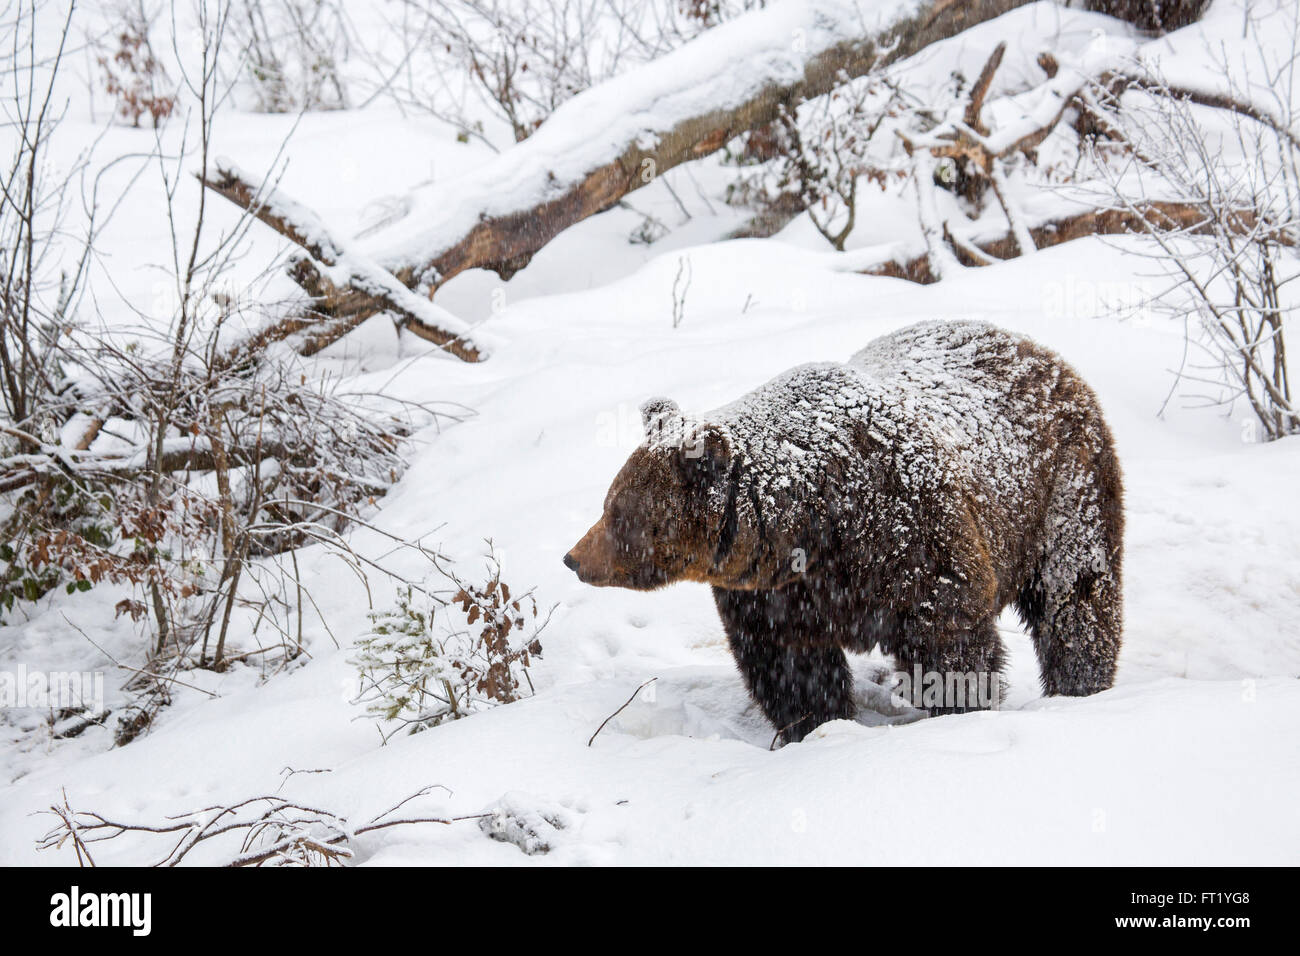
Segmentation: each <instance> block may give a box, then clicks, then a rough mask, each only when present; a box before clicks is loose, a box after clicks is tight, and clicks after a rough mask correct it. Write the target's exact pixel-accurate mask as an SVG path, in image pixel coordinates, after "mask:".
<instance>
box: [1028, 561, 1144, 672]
mask: <svg viewBox="0 0 1300 956" xmlns="http://www.w3.org/2000/svg"><path fill="white" fill-rule="evenodd" d="M1017 606H1018V607H1019V609H1020V615H1021V617H1022V618H1024V620H1025V623H1026V624H1027V625H1029V632H1030V634H1031V635H1032V636H1033V639H1034V650H1035V651H1036V652H1037V654H1038V669H1039V673H1040V674H1041V677H1042V684H1043V693H1044V694H1046V695H1048V696H1056V695H1060V696H1066V697H1086V696H1087V695H1089V694H1095V693H1097V692H1098V691H1103V690H1106V689H1108V688H1109V687H1110V686H1111V685H1112V684H1113V683H1114V682H1115V668H1116V664H1117V662H1118V659H1119V649H1120V636H1121V629H1122V608H1121V596H1120V587H1119V575H1118V571H1117V570H1116V571H1110V570H1108V571H1102V572H1084V573H1080V574H1078V575H1076V576H1075V577H1074V578H1073V579H1072V580H1068V581H1065V582H1061V581H1059V580H1058V581H1057V582H1056V583H1055V585H1054V586H1050V587H1045V586H1044V585H1043V584H1042V583H1041V579H1039V578H1036V579H1035V580H1034V581H1033V582H1031V584H1030V585H1029V586H1028V587H1027V588H1026V589H1025V593H1023V594H1022V595H1021V598H1020V600H1019V601H1018V602H1017Z"/></svg>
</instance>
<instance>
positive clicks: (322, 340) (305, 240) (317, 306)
mask: <svg viewBox="0 0 1300 956" xmlns="http://www.w3.org/2000/svg"><path fill="white" fill-rule="evenodd" d="M199 178H200V181H201V182H202V183H203V185H204V186H206V187H208V188H209V189H211V190H213V191H214V192H216V193H218V194H219V195H221V196H224V197H225V198H226V199H229V200H230V201H231V202H233V203H234V204H235V205H237V206H239V207H241V208H243V209H246V210H248V211H249V212H250V213H251V214H252V215H254V216H256V217H257V218H258V219H259V220H261V221H262V222H264V223H266V224H267V225H268V226H270V227H271V228H272V229H274V230H275V231H276V232H278V233H279V234H280V235H282V236H284V237H285V238H286V239H289V240H290V241H292V242H294V243H296V244H297V245H299V246H301V247H302V248H303V250H304V251H305V253H306V255H305V256H302V255H300V256H299V257H298V258H297V259H296V260H295V262H294V263H293V266H292V267H291V270H290V271H291V274H292V275H293V277H294V279H295V280H296V281H297V282H298V284H299V285H301V286H302V287H303V289H304V290H305V291H306V292H307V293H308V294H309V295H311V296H312V299H313V309H312V313H311V314H305V313H298V314H294V315H290V316H287V317H285V318H283V319H280V320H279V321H278V322H275V323H273V324H272V325H269V326H266V327H265V328H263V329H261V330H260V331H259V332H257V333H256V334H255V335H254V336H253V337H252V338H251V339H250V340H248V341H245V342H242V343H240V345H239V347H238V351H239V352H241V353H242V352H244V351H246V350H248V349H249V348H250V347H252V348H259V347H261V346H264V345H268V344H270V343H271V342H276V341H283V340H285V339H289V338H291V337H292V338H293V339H294V340H295V341H294V345H295V346H296V348H297V350H298V351H299V352H301V353H302V354H303V355H312V354H314V353H316V352H319V351H320V350H321V349H323V348H325V347H326V346H327V345H329V344H330V343H332V342H335V341H337V340H338V339H339V338H340V337H342V336H343V335H344V334H346V333H347V332H350V331H351V330H352V329H354V328H356V327H357V326H358V325H359V324H360V323H361V322H362V321H364V320H365V319H366V318H368V317H370V316H371V315H374V314H376V313H378V312H384V311H387V312H390V313H392V314H393V316H394V317H395V320H396V321H397V322H398V324H399V325H401V326H402V327H403V328H405V329H408V330H409V331H411V332H413V333H414V334H416V335H418V336H420V337H421V338H423V339H425V340H427V341H430V342H433V343H435V344H437V345H439V346H441V347H442V348H444V349H446V350H447V351H448V352H450V353H451V354H452V355H455V356H456V357H457V358H460V359H463V360H465V361H467V362H478V361H481V360H482V359H483V358H484V357H485V356H486V351H485V350H484V348H483V347H482V346H481V345H480V344H479V343H477V342H475V341H474V339H473V337H472V336H471V335H470V332H469V327H468V326H467V325H466V324H465V323H464V322H462V321H461V320H460V319H458V318H456V317H455V316H453V315H452V314H451V313H450V312H448V311H447V310H446V309H443V308H441V307H440V306H437V305H434V303H432V302H430V301H429V300H428V299H427V298H425V297H423V296H421V295H417V294H416V293H414V292H412V291H411V290H410V289H408V288H407V287H406V286H404V285H402V284H401V283H400V282H398V281H397V279H396V278H394V276H393V275H392V273H390V272H388V271H387V270H385V269H383V268H382V267H380V266H378V265H376V264H375V263H374V261H373V260H371V259H370V258H369V257H368V256H366V255H364V254H362V253H360V252H358V251H357V250H355V249H351V248H348V247H347V246H345V245H344V244H343V243H342V242H340V241H339V240H338V239H337V238H336V237H334V236H333V235H332V234H331V233H330V231H329V230H328V229H327V228H326V227H325V224H324V223H323V222H322V221H321V220H320V217H318V216H317V215H316V214H315V213H314V212H312V211H311V210H310V209H308V208H307V207H305V206H303V205H302V204H301V203H299V202H296V201H295V200H293V199H291V198H290V197H288V196H286V195H285V194H284V193H283V192H282V191H281V190H280V189H278V188H276V187H274V186H271V185H269V184H266V183H262V182H259V181H258V180H257V179H256V178H255V177H253V176H251V175H249V174H247V173H245V172H242V171H240V170H238V169H236V168H235V167H234V166H233V165H231V164H229V163H226V162H222V163H220V164H218V165H217V168H216V170H215V172H214V173H213V174H211V175H204V176H200V177H199Z"/></svg>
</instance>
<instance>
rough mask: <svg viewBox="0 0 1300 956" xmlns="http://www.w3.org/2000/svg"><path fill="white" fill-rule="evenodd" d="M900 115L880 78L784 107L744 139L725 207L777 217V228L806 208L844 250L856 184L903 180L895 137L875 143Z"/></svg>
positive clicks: (897, 101)
mask: <svg viewBox="0 0 1300 956" xmlns="http://www.w3.org/2000/svg"><path fill="white" fill-rule="evenodd" d="M903 111H904V109H903V102H902V96H901V93H900V92H899V91H898V90H897V88H896V87H893V86H891V85H889V84H887V83H886V82H884V80H883V78H882V77H879V76H866V77H863V78H861V79H859V80H855V81H852V82H849V81H848V80H847V78H845V83H844V85H843V86H841V87H840V88H839V89H837V90H836V91H835V92H833V93H830V94H828V95H826V96H822V97H818V98H817V99H814V100H811V101H809V102H806V103H803V104H801V105H800V106H799V107H798V108H797V109H796V110H788V109H785V108H783V109H782V111H781V116H780V118H779V119H778V120H777V121H776V122H774V123H772V124H770V125H769V126H767V127H764V128H762V129H759V130H755V131H754V132H752V133H749V134H746V136H745V137H743V138H742V142H743V147H742V149H741V151H740V153H739V154H738V155H737V156H736V157H735V158H736V160H737V161H738V162H739V163H740V167H741V171H740V174H739V175H738V176H737V178H736V180H735V182H733V183H732V184H731V185H730V186H729V187H728V192H727V200H728V202H730V203H731V204H733V205H743V206H749V207H752V208H754V209H756V210H758V211H759V212H760V214H761V215H765V216H768V217H769V218H771V214H772V213H777V214H778V215H777V216H776V217H775V218H773V223H774V225H776V226H777V227H778V228H779V226H780V225H782V224H783V223H784V221H788V220H789V218H791V217H792V216H794V215H797V214H798V213H800V212H802V211H804V210H807V211H808V216H809V219H810V220H811V221H812V224H813V226H814V227H816V229H817V231H818V232H820V233H821V234H822V235H823V236H824V237H825V238H826V241H827V242H829V243H830V244H831V245H832V246H834V247H835V248H836V249H839V250H841V251H842V250H843V249H844V243H845V240H847V239H848V237H849V234H850V233H852V231H853V226H854V224H855V222H856V212H857V198H858V187H859V184H860V183H862V182H870V183H873V184H874V185H876V186H878V187H880V188H881V189H884V188H886V187H887V186H889V185H890V184H891V183H898V182H901V181H902V180H903V179H904V178H905V177H906V171H905V169H904V168H903V165H902V163H901V162H899V159H900V158H901V149H900V148H898V140H897V138H896V137H893V136H890V137H888V142H886V143H885V144H884V145H883V146H882V145H881V143H880V141H879V140H877V139H875V137H876V134H877V132H878V131H879V130H880V129H881V127H882V126H883V125H884V124H885V123H886V121H888V120H890V119H893V118H896V117H899V116H900V115H902V113H903ZM881 139H884V137H881ZM781 213H784V216H782V215H780V214H781Z"/></svg>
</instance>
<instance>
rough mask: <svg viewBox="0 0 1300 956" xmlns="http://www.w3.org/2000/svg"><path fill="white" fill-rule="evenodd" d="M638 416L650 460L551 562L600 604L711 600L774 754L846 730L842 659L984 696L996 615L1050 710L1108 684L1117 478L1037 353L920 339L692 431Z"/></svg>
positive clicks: (951, 326) (1095, 413)
mask: <svg viewBox="0 0 1300 956" xmlns="http://www.w3.org/2000/svg"><path fill="white" fill-rule="evenodd" d="M643 414H644V417H645V423H646V430H647V441H646V443H645V444H644V445H643V446H642V447H640V448H638V449H637V450H636V451H634V452H633V453H632V455H631V457H630V458H629V459H628V462H627V464H625V465H624V467H623V469H622V470H621V471H620V472H619V474H618V476H617V477H616V478H615V479H614V482H613V484H612V486H611V487H610V490H609V493H608V495H607V496H606V499H605V510H604V514H603V516H602V517H601V519H600V520H599V521H598V522H596V524H595V525H594V526H593V527H592V528H591V530H590V531H588V532H587V534H586V535H585V536H584V537H583V538H582V540H581V541H579V542H578V543H577V544H576V545H575V546H574V547H573V549H572V550H571V551H570V552H569V554H567V555H566V556H565V563H566V564H567V565H568V566H569V567H571V568H573V569H574V570H575V571H576V572H577V573H578V576H579V577H580V578H581V579H582V580H583V581H585V582H587V583H589V584H594V585H597V586H617V587H628V588H636V589H642V590H645V589H652V588H657V587H661V586H663V585H665V584H669V583H672V582H675V581H698V582H703V583H706V584H709V585H711V586H712V587H713V589H714V598H715V602H716V604H717V607H718V611H719V614H720V616H721V618H722V622H723V626H724V628H725V629H726V632H727V638H728V641H729V642H730V645H731V649H732V651H733V654H734V656H735V658H736V661H737V664H738V666H739V668H740V670H741V673H742V676H743V677H744V679H745V681H746V684H747V686H748V688H749V690H750V692H751V693H752V694H753V696H754V698H755V699H756V700H757V701H758V703H759V704H760V706H761V707H762V708H763V710H764V712H765V713H766V714H767V716H768V717H769V719H770V720H771V721H772V723H773V724H774V726H775V727H776V728H777V729H778V730H779V731H780V732H781V733H782V736H783V737H784V738H785V739H786V740H788V741H793V740H799V739H802V737H803V736H804V735H805V734H806V733H807V732H808V731H810V730H811V729H813V728H814V727H816V726H817V725H818V724H819V723H821V722H823V721H825V720H829V719H834V718H843V717H851V716H852V715H853V702H852V698H851V687H852V680H851V674H850V671H849V668H848V663H847V660H846V658H845V655H844V652H845V651H853V652H864V651H868V650H870V649H872V648H874V647H879V648H880V649H881V650H882V651H884V652H885V653H887V654H891V655H893V656H894V658H895V660H896V662H897V664H898V665H899V667H900V669H902V670H904V671H906V672H908V673H911V672H912V669H913V668H914V667H919V668H920V669H921V670H922V671H925V672H940V673H947V672H950V671H956V672H959V673H968V672H978V673H982V674H993V675H996V674H997V673H998V672H1000V670H1001V668H1002V664H1003V648H1002V644H1001V640H1000V638H999V637H998V634H997V630H996V627H995V621H996V619H997V616H998V614H999V613H1000V611H1001V610H1002V609H1003V608H1004V607H1006V606H1008V605H1014V606H1015V607H1016V608H1017V609H1018V611H1019V612H1020V614H1021V616H1022V617H1023V618H1024V620H1025V621H1026V623H1027V624H1028V625H1029V628H1030V631H1031V633H1032V635H1033V638H1034V643H1035V648H1036V650H1037V653H1038V657H1039V662H1040V668H1041V673H1042V681H1043V689H1044V691H1045V692H1046V693H1049V694H1070V695H1081V694H1090V693H1095V692H1096V691H1099V690H1103V689H1105V688H1107V687H1109V686H1111V683H1112V681H1113V679H1114V673H1115V664H1116V658H1117V656H1118V653H1119V646H1120V630H1121V613H1122V595H1121V560H1122V538H1123V503H1122V484H1121V478H1120V470H1119V463H1118V460H1117V458H1116V455H1115V452H1114V446H1113V442H1112V439H1111V436H1110V433H1109V431H1108V429H1107V427H1106V425H1105V422H1104V421H1103V420H1102V417H1101V411H1100V408H1099V406H1098V404H1097V400H1096V397H1095V396H1094V395H1093V393H1092V391H1091V390H1090V389H1089V388H1088V386H1087V385H1086V384H1085V383H1084V382H1083V381H1082V379H1080V378H1079V377H1078V375H1077V374H1076V373H1075V372H1074V371H1073V370H1072V369H1070V368H1069V366H1067V365H1066V364H1065V363H1064V362H1063V361H1061V359H1060V358H1059V357H1058V356H1056V355H1054V354H1053V353H1051V352H1049V351H1047V350H1046V349H1043V348H1041V347H1039V346H1037V345H1035V344H1034V343H1032V342H1030V341H1028V340H1026V339H1023V338H1020V337H1018V336H1013V335H1011V334H1009V333H1006V332H1003V331H1001V330H998V329H995V328H993V327H991V326H987V325H982V324H979V323H968V322H962V323H923V324H921V325H918V326H913V327H911V328H908V329H904V330H901V331H900V332H897V333H894V334H893V335H891V336H886V337H884V338H882V339H879V340H877V341H876V342H873V343H872V344H871V345H870V346H868V348H867V349H864V350H863V352H861V353H859V355H857V356H855V357H854V359H853V360H852V361H851V362H849V363H846V364H843V365H838V364H832V363H827V364H823V365H811V366H802V367H800V368H796V369H793V370H791V371H790V372H788V373H786V374H785V375H783V376H780V377H778V378H777V379H775V380H773V381H772V382H770V383H768V384H767V385H765V386H763V387H762V388H760V389H758V390H756V391H755V392H753V393H751V394H750V395H749V396H746V397H745V398H744V399H742V400H741V401H740V402H738V403H736V404H734V405H732V406H728V407H727V408H724V409H720V410H718V411H717V412H714V413H712V414H709V415H705V416H703V417H701V418H699V419H687V418H686V417H685V416H683V415H682V414H681V413H680V412H679V411H678V410H677V408H676V406H675V405H673V404H672V403H671V402H669V401H667V400H662V399H659V400H654V401H652V402H649V403H647V404H646V406H645V407H644V408H643ZM940 709H944V708H940ZM949 709H967V708H964V707H963V708H949Z"/></svg>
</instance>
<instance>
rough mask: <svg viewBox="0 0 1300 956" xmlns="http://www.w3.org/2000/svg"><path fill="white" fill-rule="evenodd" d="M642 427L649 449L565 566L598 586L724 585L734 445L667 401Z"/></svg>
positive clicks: (634, 461)
mask: <svg viewBox="0 0 1300 956" xmlns="http://www.w3.org/2000/svg"><path fill="white" fill-rule="evenodd" d="M641 420H642V424H643V425H644V427H645V433H646V440H645V442H644V443H643V444H642V445H641V446H640V447H639V448H637V450H636V451H634V452H633V453H632V455H631V457H630V458H628V460H627V463H626V464H625V465H624V466H623V468H622V470H621V471H619V473H618V475H617V477H615V479H614V483H613V484H612V485H611V486H610V489H609V493H608V494H607V495H606V496H605V513H604V514H603V515H602V516H601V518H600V520H599V521H597V522H596V523H595V524H594V525H593V526H592V528H591V530H590V531H588V532H587V533H586V534H585V535H583V537H582V540H581V541H579V542H578V543H577V544H575V545H574V546H573V548H572V549H571V550H570V551H569V553H568V554H566V555H565V556H564V563H565V565H566V566H567V567H569V568H570V569H571V570H573V571H574V572H576V573H577V575H578V577H579V578H580V579H581V580H582V581H584V582H585V583H587V584H593V585H596V586H598V587H623V588H633V589H635V590H639V591H649V590H653V589H655V588H658V587H662V586H663V585H665V584H671V583H673V582H674V581H705V582H708V583H719V582H718V581H717V579H718V577H719V569H718V568H717V567H716V566H715V564H716V561H715V559H716V557H717V555H718V548H719V541H720V540H723V539H724V538H725V537H727V536H728V534H727V533H726V529H724V524H725V523H726V520H727V515H728V512H729V510H730V511H732V512H734V503H733V507H732V508H730V509H729V508H728V499H729V496H730V497H732V498H734V494H735V492H734V488H733V487H732V486H733V485H734V482H733V480H732V479H731V477H730V476H731V472H732V460H733V456H734V452H733V449H732V444H731V440H730V439H729V438H728V436H727V433H726V432H725V431H724V430H723V428H722V427H720V426H718V425H714V424H701V425H688V423H687V422H686V421H685V419H683V417H682V413H681V411H680V410H679V409H678V407H677V405H676V404H675V403H674V402H672V401H669V400H668V399H665V398H656V399H651V400H650V401H648V402H646V403H645V404H644V405H642V406H641ZM732 521H733V523H734V514H733V516H732ZM732 530H733V532H734V529H732Z"/></svg>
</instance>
